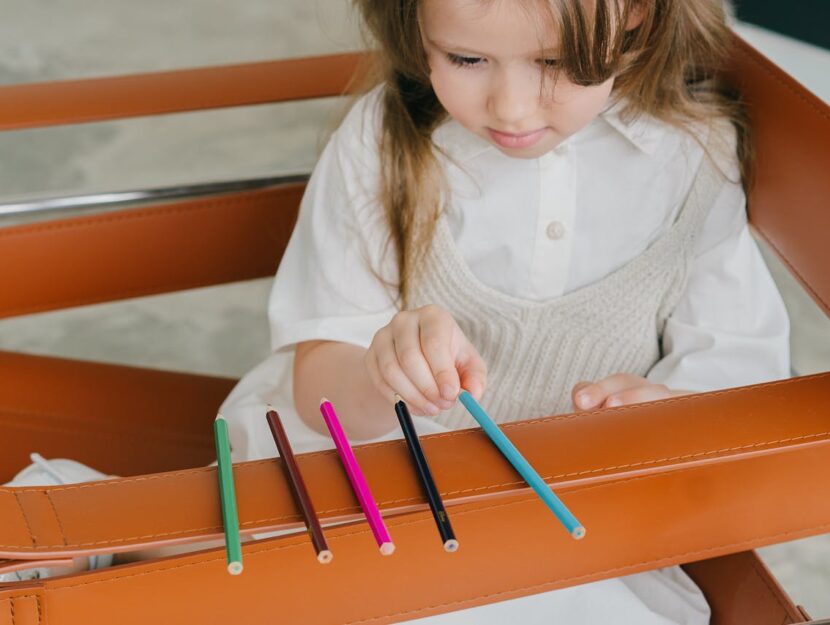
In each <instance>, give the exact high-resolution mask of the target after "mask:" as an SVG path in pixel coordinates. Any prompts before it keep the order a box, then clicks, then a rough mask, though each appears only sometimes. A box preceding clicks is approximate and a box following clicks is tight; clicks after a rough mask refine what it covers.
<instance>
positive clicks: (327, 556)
mask: <svg viewBox="0 0 830 625" xmlns="http://www.w3.org/2000/svg"><path fill="white" fill-rule="evenodd" d="M332 560H334V554H333V553H332V552H331V551H329V550H328V549H325V550H323V551H321V552H320V553H318V554H317V561H318V562H319V563H320V564H328V563H329V562H331V561H332Z"/></svg>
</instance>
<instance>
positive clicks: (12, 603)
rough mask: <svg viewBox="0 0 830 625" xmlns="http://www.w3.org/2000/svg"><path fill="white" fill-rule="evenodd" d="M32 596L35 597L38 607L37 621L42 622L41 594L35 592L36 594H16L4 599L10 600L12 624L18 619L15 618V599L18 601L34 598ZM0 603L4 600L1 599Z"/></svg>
mask: <svg viewBox="0 0 830 625" xmlns="http://www.w3.org/2000/svg"><path fill="white" fill-rule="evenodd" d="M32 597H34V598H35V601H36V608H37V622H38V623H40V622H41V613H42V610H41V606H40V595H39V594H34V595H15V596H12V597H9V598H8V599H5V600H4V601H8V602H9V613H10V614H11V618H12V625H15V623H16V622H17V621H16V620H15V608H14V604H15V601H17V600H18V599H30V598H32ZM0 603H2V601H0Z"/></svg>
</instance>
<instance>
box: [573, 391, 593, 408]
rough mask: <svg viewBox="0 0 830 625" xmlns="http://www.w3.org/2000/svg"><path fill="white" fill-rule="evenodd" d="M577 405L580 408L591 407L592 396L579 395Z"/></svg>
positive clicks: (577, 395) (586, 394)
mask: <svg viewBox="0 0 830 625" xmlns="http://www.w3.org/2000/svg"><path fill="white" fill-rule="evenodd" d="M576 403H578V404H579V405H580V406H590V405H591V396H590V395H589V394H588V393H577V394H576Z"/></svg>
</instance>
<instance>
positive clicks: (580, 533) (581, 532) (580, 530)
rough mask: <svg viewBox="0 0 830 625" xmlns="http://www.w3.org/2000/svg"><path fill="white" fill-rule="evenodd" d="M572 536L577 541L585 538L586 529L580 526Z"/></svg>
mask: <svg viewBox="0 0 830 625" xmlns="http://www.w3.org/2000/svg"><path fill="white" fill-rule="evenodd" d="M571 536H573V537H574V538H575V539H576V540H580V539H581V538H585V528H584V527H582V526H581V525H580V526H579V527H577V528H576V529H575V530H574V531H573V532H571Z"/></svg>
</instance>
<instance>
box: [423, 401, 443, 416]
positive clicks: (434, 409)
mask: <svg viewBox="0 0 830 625" xmlns="http://www.w3.org/2000/svg"><path fill="white" fill-rule="evenodd" d="M426 409H427V414H429V415H432V416H435V415H437V414H438V413H439V412H441V411H440V410H438V406H436V405H435V404H427V405H426Z"/></svg>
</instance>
